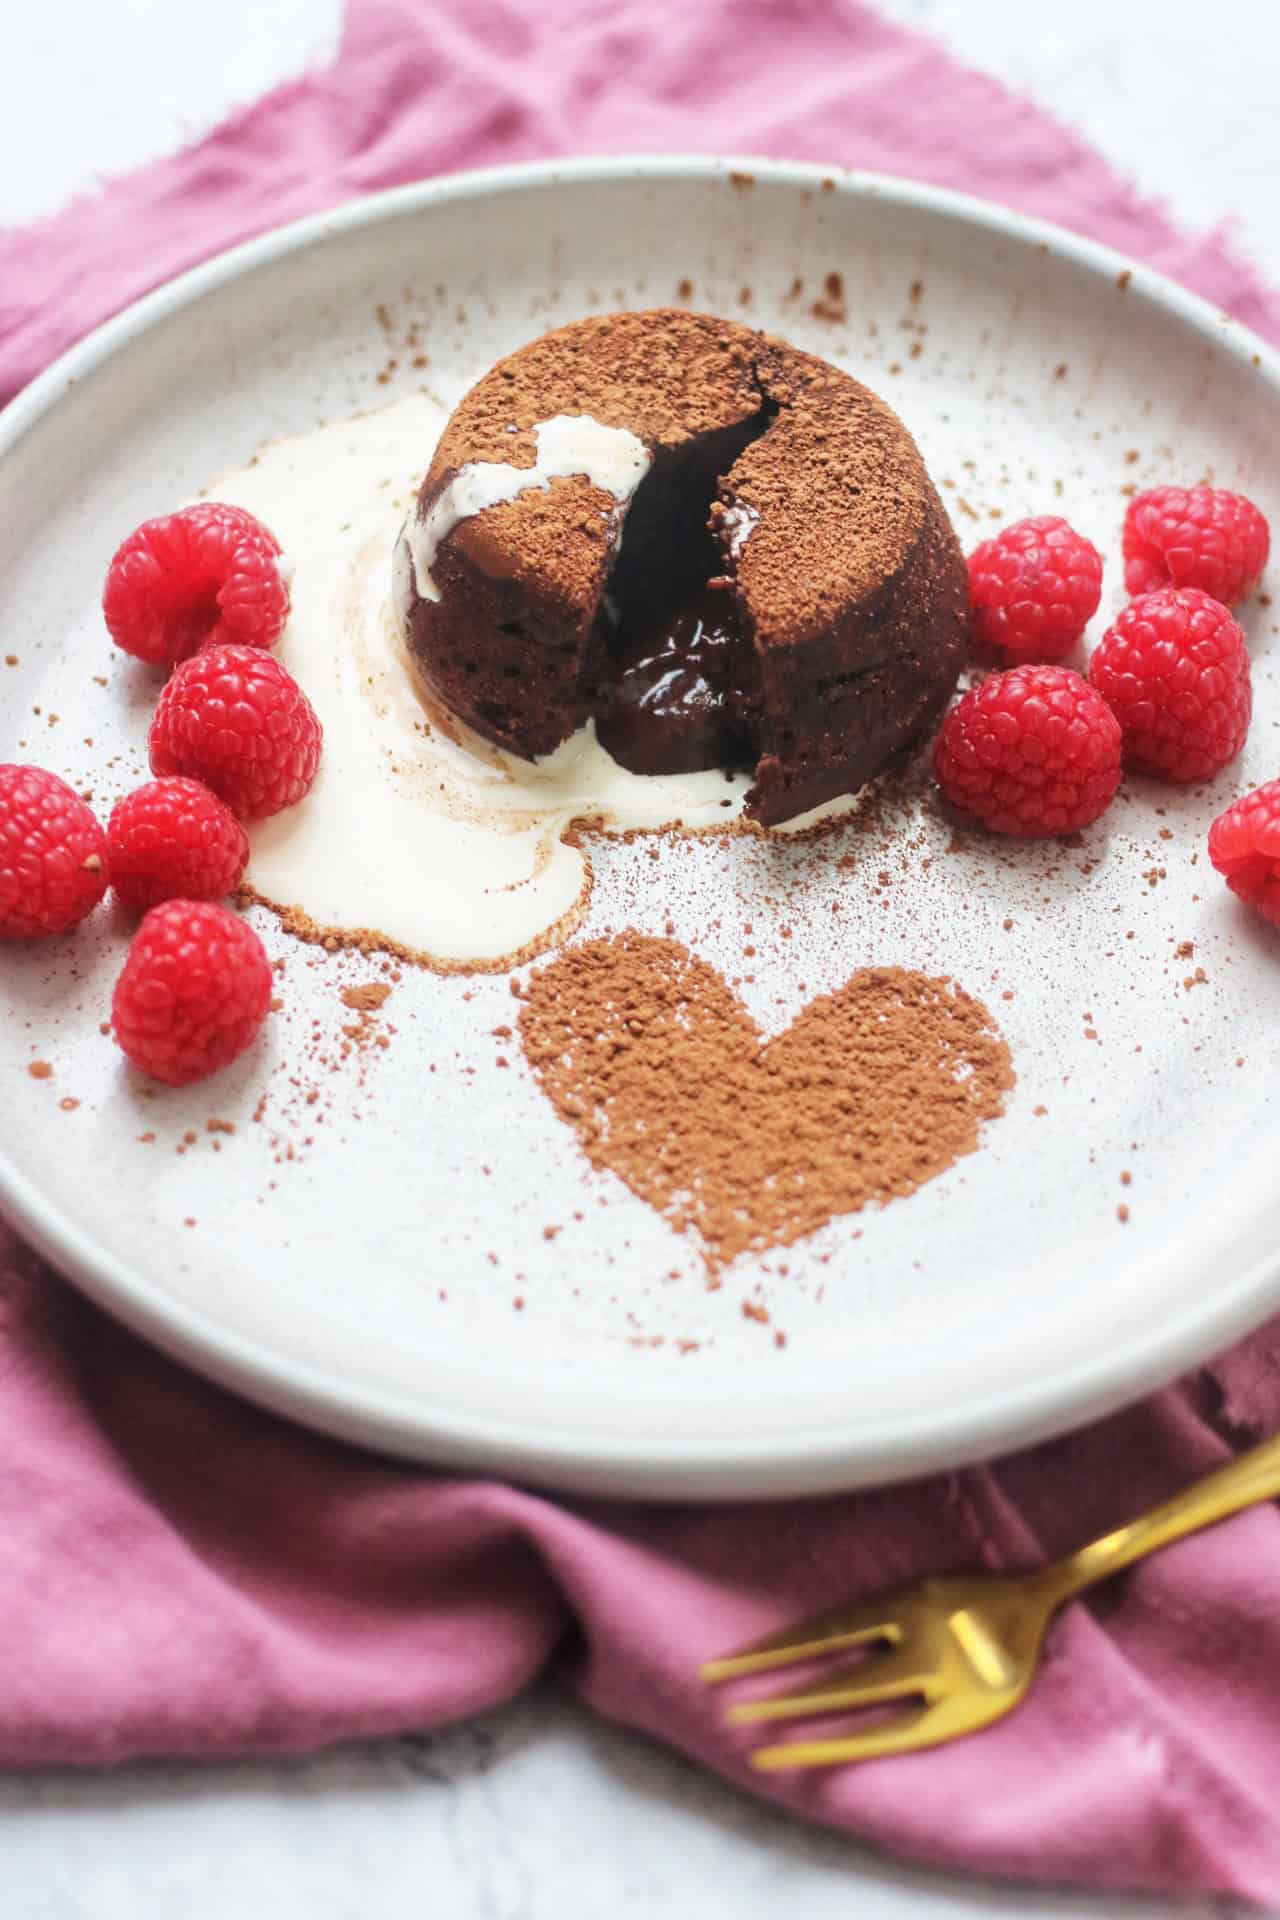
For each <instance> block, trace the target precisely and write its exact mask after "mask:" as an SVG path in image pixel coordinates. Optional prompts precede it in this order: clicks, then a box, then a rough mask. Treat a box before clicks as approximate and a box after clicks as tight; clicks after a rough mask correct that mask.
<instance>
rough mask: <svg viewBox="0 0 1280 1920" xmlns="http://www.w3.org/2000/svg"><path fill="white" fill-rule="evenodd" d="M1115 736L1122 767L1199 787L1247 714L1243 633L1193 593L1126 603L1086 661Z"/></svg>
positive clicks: (1234, 746)
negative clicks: (1116, 727)
mask: <svg viewBox="0 0 1280 1920" xmlns="http://www.w3.org/2000/svg"><path fill="white" fill-rule="evenodd" d="M1089 678H1090V680H1091V681H1092V682H1093V684H1094V686H1095V687H1096V688H1097V689H1098V692H1099V693H1100V694H1101V695H1102V697H1103V699H1104V700H1105V701H1106V703H1107V705H1108V706H1109V707H1110V708H1111V711H1112V712H1113V713H1114V714H1115V716H1116V719H1117V720H1118V721H1119V722H1120V731H1121V733H1122V734H1123V735H1124V747H1123V752H1124V759H1125V764H1126V765H1127V766H1131V767H1137V768H1138V769H1139V770H1140V771H1141V772H1143V773H1155V774H1161V775H1163V777H1164V778H1165V779H1166V780H1183V781H1185V780H1207V779H1208V778H1209V776H1210V774H1214V773H1217V772H1218V771H1219V769H1220V768H1222V767H1225V766H1226V764H1227V762H1228V761H1229V760H1234V759H1235V757H1236V755H1237V754H1238V753H1239V751H1240V749H1241V747H1242V746H1243V745H1244V737H1245V735H1246V734H1247V733H1248V731H1249V715H1250V713H1251V712H1252V709H1253V693H1252V689H1251V686H1250V682H1249V654H1248V650H1247V648H1246V646H1245V640H1244V635H1243V633H1242V632H1241V631H1240V628H1239V627H1238V626H1237V625H1236V623H1235V621H1234V620H1233V619H1232V618H1231V615H1230V614H1229V613H1228V612H1227V610H1226V608H1225V607H1224V606H1223V605H1222V603H1221V602H1220V601H1218V600H1211V599H1210V598H1209V595H1208V594H1207V593H1201V592H1200V591H1199V589H1198V588H1197V587H1162V588H1161V589H1160V591H1159V592H1158V593H1144V594H1140V595H1139V596H1138V598H1137V599H1136V600H1131V601H1130V602H1129V604H1128V606H1127V607H1126V608H1125V609H1124V611H1123V613H1121V615H1120V616H1119V618H1118V619H1117V621H1116V623H1115V625H1114V626H1113V627H1109V628H1108V629H1107V631H1106V633H1105V634H1104V635H1103V637H1102V641H1101V643H1100V645H1099V646H1098V648H1097V650H1096V651H1095V653H1094V656H1093V659H1092V660H1091V661H1090V662H1089Z"/></svg>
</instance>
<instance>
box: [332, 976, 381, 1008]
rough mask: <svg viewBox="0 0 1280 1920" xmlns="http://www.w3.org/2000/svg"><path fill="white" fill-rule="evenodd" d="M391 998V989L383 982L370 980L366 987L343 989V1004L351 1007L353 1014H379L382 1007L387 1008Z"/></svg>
mask: <svg viewBox="0 0 1280 1920" xmlns="http://www.w3.org/2000/svg"><path fill="white" fill-rule="evenodd" d="M390 997H391V989H390V987H389V986H387V984H386V982H385V981H382V980H370V981H368V982H366V984H365V985H364V986H360V987H344V988H343V989H342V1004H343V1006H344V1007H350V1008H351V1011H352V1012H353V1013H377V1011H378V1009H379V1008H380V1007H385V1005H386V1004H387V1001H388V1000H389V999H390Z"/></svg>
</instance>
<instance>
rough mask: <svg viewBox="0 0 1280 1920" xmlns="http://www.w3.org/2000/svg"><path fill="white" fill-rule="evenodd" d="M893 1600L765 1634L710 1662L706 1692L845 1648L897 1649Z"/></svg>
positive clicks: (899, 1631) (819, 1615)
mask: <svg viewBox="0 0 1280 1920" xmlns="http://www.w3.org/2000/svg"><path fill="white" fill-rule="evenodd" d="M893 1601H894V1596H893V1595H892V1594H883V1593H882V1594H881V1595H880V1596H879V1598H878V1599H876V1600H869V1601H864V1602H862V1603H861V1604H859V1605H856V1606H851V1607H832V1608H831V1609H830V1610H829V1611H828V1612H826V1613H815V1614H814V1615H812V1617H811V1618H810V1619H808V1620H799V1621H793V1622H792V1624H791V1625H790V1626H789V1627H783V1628H781V1629H780V1630H779V1631H778V1632H777V1633H769V1634H766V1635H765V1636H764V1638H763V1639H761V1640H753V1641H752V1642H751V1643H750V1645H749V1646H745V1647H740V1648H739V1649H738V1651H737V1652H736V1653H729V1654H725V1655H724V1656H723V1657H722V1658H720V1659H718V1660H708V1661H706V1662H705V1663H704V1664H703V1666H702V1667H701V1668H700V1670H699V1671H700V1672H701V1675H702V1678H703V1679H704V1680H705V1681H706V1683H707V1685H708V1686H709V1687H714V1686H717V1685H718V1684H719V1683H720V1681H722V1680H736V1679H738V1678H739V1677H740V1676H741V1675H743V1674H747V1673H768V1672H770V1671H771V1670H772V1669H773V1668H775V1667H792V1666H797V1665H799V1663H800V1662H801V1661H803V1660H816V1659H818V1658H820V1657H821V1656H822V1655H823V1654H827V1653H839V1652H841V1650H842V1649H843V1648H845V1647H858V1646H864V1645H865V1644H866V1643H867V1641H869V1640H888V1641H890V1642H892V1643H893V1644H895V1645H896V1643H897V1642H898V1641H899V1640H901V1638H902V1629H901V1627H900V1626H899V1625H898V1623H897V1622H896V1620H895V1619H894V1617H893V1613H894V1607H893Z"/></svg>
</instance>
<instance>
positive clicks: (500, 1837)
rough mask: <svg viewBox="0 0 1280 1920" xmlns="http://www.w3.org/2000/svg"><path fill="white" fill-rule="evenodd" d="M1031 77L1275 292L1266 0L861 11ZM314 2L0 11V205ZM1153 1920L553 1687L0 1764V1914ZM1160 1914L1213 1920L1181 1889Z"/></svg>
mask: <svg viewBox="0 0 1280 1920" xmlns="http://www.w3.org/2000/svg"><path fill="white" fill-rule="evenodd" d="M880 4H881V5H882V7H883V8H884V10H885V11H886V12H888V13H891V14H892V15H894V16H895V17H897V18H899V19H901V20H903V21H904V22H906V23H909V24H912V25H917V26H920V27H922V28H925V29H928V30H930V31H932V32H934V33H936V34H937V35H938V36H939V37H940V38H941V39H943V40H944V41H946V42H948V43H950V45H951V46H952V47H953V48H955V49H956V50H957V51H958V52H959V53H960V54H961V55H962V56H963V57H965V58H966V59H968V60H969V61H970V62H971V63H972V64H973V65H975V66H982V67H986V68H987V69H989V70H990V71H992V72H994V73H997V74H999V75H1001V76H1002V77H1003V78H1005V79H1006V80H1007V81H1008V82H1009V83H1010V84H1011V85H1013V86H1015V87H1018V88H1024V89H1027V90H1030V91H1032V92H1034V93H1035V94H1036V95H1037V96H1038V97H1039V98H1040V100H1041V101H1042V102H1043V103H1044V104H1045V105H1047V106H1049V107H1050V108H1052V109H1053V110H1054V111H1056V112H1057V113H1058V114H1059V115H1060V116H1061V117H1062V118H1063V119H1065V120H1067V121H1070V122H1071V123H1073V124H1074V125H1076V126H1077V127H1079V128H1080V129H1081V130H1082V131H1083V132H1084V133H1085V134H1086V135H1087V136H1088V137H1089V138H1090V139H1092V140H1093V141H1094V142H1095V143H1096V144H1097V145H1099V146H1100V147H1101V148H1103V150H1104V151H1105V152H1107V153H1108V154H1109V155H1110V156H1111V158H1112V159H1113V160H1114V161H1115V162H1116V163H1117V164H1118V165H1119V166H1121V167H1122V168H1124V169H1125V170H1126V171H1127V172H1129V173H1130V174H1131V175H1132V176H1133V177H1134V178H1135V179H1136V180H1137V181H1138V183H1139V184H1140V186H1142V187H1143V188H1144V189H1145V190H1146V191H1147V192H1149V193H1151V194H1153V195H1155V196H1158V197H1161V198H1164V199H1165V200H1167V201H1168V202H1169V204H1170V205H1171V206H1172V208H1173V209H1174V211H1175V212H1176V213H1177V214H1178V215H1179V216H1180V217H1181V218H1182V219H1183V220H1185V221H1186V222H1188V223H1190V224H1193V225H1199V226H1208V225H1212V224H1216V223H1217V222H1218V221H1219V220H1222V219H1224V218H1227V217H1234V218H1235V219H1236V220H1237V221H1238V229H1237V240H1238V243H1239V244H1240V245H1241V247H1242V248H1243V250H1244V251H1246V252H1247V253H1249V254H1251V255H1252V257H1253V258H1254V259H1255V261H1256V262H1257V263H1258V264H1259V265H1260V266H1261V267H1262V268H1263V270H1264V271H1266V272H1268V273H1269V274H1270V275H1271V277H1272V278H1273V279H1275V280H1276V281H1277V282H1280V196H1277V194H1276V192H1275V186H1274V176H1275V155H1276V146H1275V133H1274V118H1273V93H1274V74H1275V73H1276V71H1277V70H1280V7H1277V5H1276V0H1216V3H1215V5H1214V6H1213V8H1212V9H1206V8H1205V7H1203V6H1202V5H1195V6H1193V5H1191V4H1190V0H1070V4H1069V5H1063V6H1059V7H1054V8H1048V7H1043V6H1031V5H1028V4H1026V0H880ZM338 21H339V5H338V0H220V4H219V5H218V6H216V7H213V6H209V5H208V4H207V0H110V4H102V0H43V4H42V5H41V6H39V7H33V6H28V7H25V8H23V9H22V11H21V13H20V14H17V15H16V17H7V18H6V22H5V28H6V31H5V58H4V61H3V62H2V63H0V221H11V220H21V219H26V218H31V217H33V216H35V215H37V214H39V213H42V212H46V211H49V210H51V209H53V208H55V207H56V206H58V205H59V204H61V203H62V202H63V201H64V200H65V199H66V198H67V197H68V196H69V195H71V194H73V193H76V192H80V191H83V190H84V189H85V188H86V187H89V186H91V185H92V183H93V182H94V181H95V180H96V179H100V178H102V177H103V176H105V175H109V174H111V173H113V172H117V171H119V170H121V169H122V168H125V167H129V166H132V165H136V164H137V163H139V162H141V161H143V160H145V159H147V158H149V157H151V156H152V155H154V154H158V153H161V152H164V151H166V150H167V149H169V148H171V147H172V146H174V145H175V144H177V143H179V142H180V141H183V140H187V139H191V138H193V137H195V136H197V135H198V134H199V133H200V132H201V131H203V130H204V129H205V128H207V127H208V126H210V125H212V124H213V123H214V122H215V121H216V120H217V119H218V118H219V117H220V116H221V115H222V114H224V113H225V112H227V111H228V110H229V109H230V108H231V107H233V106H234V105H235V104H237V102H239V101H242V100H247V99H251V98H252V97H254V95H256V94H257V93H259V92H261V91H262V90H263V89H265V88H266V87H267V86H270V85H272V84H273V83H275V82H276V81H278V80H281V79H284V78H286V77H288V76H290V75H292V74H295V73H298V72H300V71H302V70H304V69H305V68H306V66H307V65H308V64H310V63H311V62H313V61H316V60H321V59H323V58H324V57H325V55H326V54H327V53H328V52H329V51H330V50H331V49H332V47H333V45H334V44H335V42H336V38H337V32H338ZM658 1909H661V1910H662V1911H663V1913H664V1914H665V1915H666V1916H669V1920H685V1917H686V1916H693V1915H699V1916H701V1915H704V1914H705V1913H707V1912H709V1911H713V1912H715V1913H717V1914H726V1915H733V1916H739V1915H741V1916H747V1917H748V1920H749V1917H750V1916H754V1915H760V1916H762V1920H763V1916H765V1915H771V1916H773V1915H777V1914H779V1913H781V1912H784V1911H785V1912H786V1913H788V1914H798V1915H803V1916H805V1920H823V1917H824V1916H826V1915H828V1914H829V1915H831V1916H832V1920H835V1916H837V1915H839V1916H840V1917H841V1920H845V1916H848V1915H850V1914H856V1915H857V1916H859V1920H935V1916H936V1920H976V1917H977V1916H978V1915H982V1914H986V1915H991V1914H1009V1915H1015V1914H1016V1915H1023V1916H1029V1917H1031V1920H1120V1917H1121V1916H1125V1920H1140V1916H1146V1920H1165V1917H1166V1916H1167V1915H1168V1914H1169V1913H1170V1909H1169V1907H1168V1906H1167V1904H1166V1903H1164V1902H1158V1903H1152V1902H1139V1901H1123V1900H1119V1899H1114V1898H1091V1897H1089V1896H1085V1895H1076V1894H1070V1893H1062V1894H1035V1893H1030V1892H1028V1891H1027V1890H1026V1889H1021V1888H1015V1889H1002V1888H995V1887H990V1886H985V1885H980V1884H977V1883H973V1882H952V1881H944V1880H941V1879H939V1878H936V1877H934V1876H930V1875H925V1874H918V1873H914V1872H911V1871H908V1870H905V1869H899V1868H896V1867H894V1866H892V1865H890V1864H888V1863H886V1862H884V1861H882V1860H879V1859H876V1858H875V1857H873V1856H871V1855H869V1854H867V1853H865V1852H864V1851H861V1850H859V1849H856V1848H853V1847H851V1846H849V1845H848V1844H847V1843H845V1842H843V1841H840V1840H838V1839H835V1838H834V1837H832V1836H830V1835H826V1834H821V1833H815V1832H811V1831H809V1830H807V1829H805V1828H802V1827H799V1826H797V1825H795V1824H794V1823H792V1822H790V1821H787V1820H784V1819H782V1818H779V1817H776V1816H773V1815H769V1814H766V1813H763V1812H762V1811H761V1810H760V1809H759V1808H758V1807H756V1806H754V1805H753V1804H752V1803H750V1802H748V1801H746V1800H744V1799H743V1798H741V1797H739V1796H738V1795H736V1794H734V1793H731V1792H729V1791H728V1790H727V1789H725V1788H723V1787H721V1786H720V1785H718V1783H716V1782H715V1781H713V1780H709V1779H707V1778H705V1777H704V1776H702V1775H699V1774H697V1773H695V1772H694V1771H693V1770H692V1769H690V1768H689V1767H687V1766H685V1765H684V1764H683V1763H681V1762H679V1761H676V1760H674V1759H672V1758H671V1757H670V1756H668V1755H666V1754H664V1753H662V1752H661V1751H659V1750H658V1749H656V1748H654V1747H652V1746H650V1745H649V1744H648V1743H646V1742H643V1741H640V1740H638V1739H635V1738H633V1737H631V1736H629V1735H626V1734H623V1733H619V1732H617V1731H616V1730H614V1729H611V1728H605V1727H601V1726H599V1725H598V1724H596V1723H594V1722H592V1721H591V1720H589V1719H588V1718H587V1717H586V1716H585V1715H584V1714H582V1713H581V1712H580V1711H579V1710H578V1709H577V1708H576V1707H574V1706H572V1705H571V1704H569V1703H567V1702H565V1701H564V1700H563V1699H562V1698H561V1697H560V1696H559V1695H558V1694H557V1693H556V1692H555V1691H554V1689H553V1688H552V1687H551V1686H550V1685H547V1686H545V1687H543V1688H541V1689H539V1690H538V1691H537V1692H535V1693H534V1694H533V1695H531V1696H530V1697H529V1698H527V1699H526V1700H524V1701H522V1702H520V1703H518V1704H517V1705H515V1706H513V1707H511V1708H510V1709H508V1710H507V1711H506V1712H504V1713H500V1714H495V1715H493V1716H491V1717H490V1718H488V1719H487V1720H485V1721H483V1722H481V1723H478V1724H473V1725H471V1726H468V1727H464V1728H459V1729H455V1730H453V1731H451V1732H448V1733H444V1734H441V1735H438V1736H434V1737H430V1738H421V1739H414V1740H401V1741H395V1742H390V1743H384V1744H382V1745H380V1746H374V1747H355V1748H350V1749H346V1750H343V1751H342V1752H339V1753H336V1754H331V1755H327V1756H324V1757H321V1758H318V1759H313V1760H308V1761H297V1762H288V1763H277V1764H271V1765H265V1764H264V1765H252V1766H240V1767H217V1768H199V1767H193V1766H162V1767H147V1768H135V1769H129V1770H125V1771H122V1772H120V1773H116V1774H114V1775H110V1776H103V1775H97V1776H72V1775H55V1776H49V1775H45V1776H42V1777H39V1778H29V1779H25V1778H12V1777H11V1778H8V1779H3V1780H0V1915H3V1916H5V1920H9V1916H12V1920H133V1916H135V1915H137V1914H139V1913H146V1914H150V1913H153V1912H154V1913H161V1912H163V1913H167V1914H173V1913H181V1914H182V1915H183V1920H221V1917H222V1916H225V1915H236V1916H241V1915H244V1916H257V1915H260V1914H268V1913H269V1914H270V1915H272V1917H273V1920H295V1916H296V1917H297V1920H303V1916H305V1917H306V1920H348V1916H350V1917H351V1920H355V1916H360V1920H365V1917H366V1916H369V1915H373V1914H398V1913H404V1914H411V1913H418V1912H421V1913H429V1914H433V1915H445V1916H448V1917H449V1920H473V1917H474V1920H481V1917H483V1920H490V1916H492V1917H493V1920H551V1916H553V1915H554V1916H556V1920H579V1916H582V1917H584V1920H594V1916H596V1915H605V1914H608V1915H609V1916H610V1920H627V1916H630V1915H635V1916H640V1915H648V1914H651V1913H652V1912H654V1911H655V1910H658ZM1177 1911H1178V1913H1179V1914H1180V1915H1182V1916H1188V1917H1189V1916H1196V1917H1197V1920H1199V1916H1205V1915H1208V1914H1209V1913H1210V1912H1215V1913H1222V1912H1224V1911H1225V1909H1224V1908H1222V1907H1221V1906H1216V1907H1214V1906H1207V1905H1204V1904H1200V1905H1196V1906H1193V1907H1183V1908H1180V1909H1178V1910H1177Z"/></svg>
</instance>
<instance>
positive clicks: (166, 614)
mask: <svg viewBox="0 0 1280 1920" xmlns="http://www.w3.org/2000/svg"><path fill="white" fill-rule="evenodd" d="M102 612H103V616H104V618H105V620H106V623H107V629H108V631H109V633H110V635H111V638H112V639H113V640H114V641H115V643H116V645H117V646H118V647H123V648H124V651H125V652H126V653H131V654H133V655H134V656H135V657H136V658H137V659H139V660H145V661H147V662H148V664H149V665H151V666H153V667H171V666H173V665H174V664H175V663H176V662H177V661H179V660H186V659H188V658H189V656H190V655H191V654H193V653H195V651H196V650H197V648H199V647H203V646H221V645H222V644H223V643H224V642H227V641H240V642H242V643H245V644H247V645H250V646H255V647H270V646H274V645H275V643H276V641H277V640H278V639H279V638H280V634H281V632H282V630H283V628H284V623H285V621H286V620H287V619H288V618H289V567H288V563H287V562H283V561H282V559H281V554H280V543H279V541H278V540H277V539H276V537H275V535H274V534H273V533H271V532H269V531H268V530H267V528H266V527H264V526H263V524H262V522H261V521H260V520H255V519H254V517H253V515H252V514H251V513H246V512H245V510H244V508H243V507H229V506H226V505H224V503H223V502H222V501H220V500H205V501H202V502H201V503H200V505H199V506H195V507H183V508H182V510H181V511H180V512H179V513H167V514H165V515H164V517H163V518H162V519H159V520H144V521H143V523H142V525H141V526H140V527H138V528H137V530H136V531H135V532H133V533H131V534H130V535H129V538H128V539H127V540H126V541H125V542H124V544H123V545H122V546H120V547H118V548H117V549H116V555H115V558H114V559H113V560H112V562H111V565H110V566H109V567H108V569H107V579H106V585H105V586H104V587H103V590H102Z"/></svg>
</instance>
